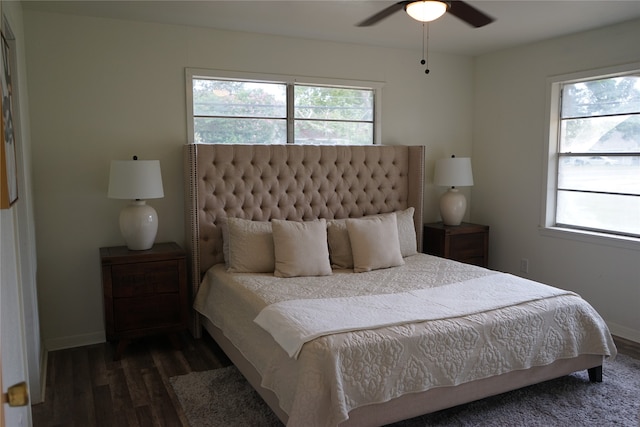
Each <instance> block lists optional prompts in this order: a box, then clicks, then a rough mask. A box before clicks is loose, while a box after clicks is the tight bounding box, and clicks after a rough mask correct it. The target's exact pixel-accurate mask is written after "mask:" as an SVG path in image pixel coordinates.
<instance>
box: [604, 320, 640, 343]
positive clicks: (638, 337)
mask: <svg viewBox="0 0 640 427" xmlns="http://www.w3.org/2000/svg"><path fill="white" fill-rule="evenodd" d="M607 326H609V330H610V331H611V334H612V335H615V336H617V337H620V338H624V339H626V340H630V341H633V342H637V343H640V331H637V330H635V329H631V328H627V327H626V326H621V325H618V324H615V323H611V322H607Z"/></svg>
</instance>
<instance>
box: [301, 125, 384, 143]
mask: <svg viewBox="0 0 640 427" xmlns="http://www.w3.org/2000/svg"><path fill="white" fill-rule="evenodd" d="M295 143H296V144H326V145H346V144H353V145H368V144H372V143H373V123H355V122H326V121H316V120H296V123H295Z"/></svg>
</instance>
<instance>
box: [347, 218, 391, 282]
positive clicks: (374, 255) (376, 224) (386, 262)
mask: <svg viewBox="0 0 640 427" xmlns="http://www.w3.org/2000/svg"><path fill="white" fill-rule="evenodd" d="M347 231H348V232H349V240H351V250H352V252H353V271H355V272H356V273H363V272H365V271H371V270H377V269H379V268H388V267H396V266H399V265H403V264H404V260H403V259H402V253H401V252H400V241H399V239H398V224H397V220H396V216H395V215H384V216H370V217H364V218H358V219H347Z"/></svg>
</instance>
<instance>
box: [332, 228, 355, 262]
mask: <svg viewBox="0 0 640 427" xmlns="http://www.w3.org/2000/svg"><path fill="white" fill-rule="evenodd" d="M327 241H328V242H329V259H330V260H331V265H332V266H333V267H334V268H353V255H352V254H351V242H350V241H349V232H348V231H347V220H346V219H331V220H329V221H327Z"/></svg>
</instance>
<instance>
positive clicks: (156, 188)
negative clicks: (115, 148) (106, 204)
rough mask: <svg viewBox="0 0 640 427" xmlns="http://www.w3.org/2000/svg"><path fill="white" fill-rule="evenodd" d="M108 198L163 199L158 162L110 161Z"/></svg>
mask: <svg viewBox="0 0 640 427" xmlns="http://www.w3.org/2000/svg"><path fill="white" fill-rule="evenodd" d="M108 196H109V198H111V199H129V200H143V199H158V198H161V197H164V190H163V188H162V174H161V173H160V161H159V160H112V161H111V171H110V173H109V192H108Z"/></svg>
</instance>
